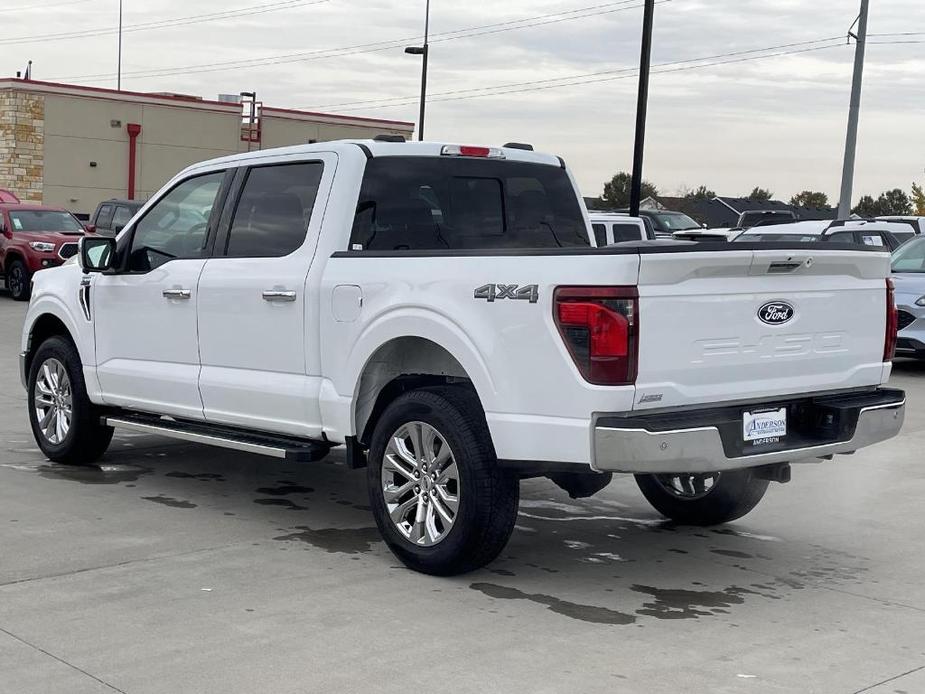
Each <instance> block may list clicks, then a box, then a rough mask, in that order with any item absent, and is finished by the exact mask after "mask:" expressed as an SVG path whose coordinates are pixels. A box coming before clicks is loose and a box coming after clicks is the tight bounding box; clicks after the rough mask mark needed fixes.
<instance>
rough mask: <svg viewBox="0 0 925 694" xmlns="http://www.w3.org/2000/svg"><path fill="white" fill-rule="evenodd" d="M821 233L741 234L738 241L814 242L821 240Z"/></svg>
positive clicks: (737, 238)
mask: <svg viewBox="0 0 925 694" xmlns="http://www.w3.org/2000/svg"><path fill="white" fill-rule="evenodd" d="M821 239H822V235H821V234H741V235H739V236H737V237H736V239H735V240H736V241H793V242H794V243H812V242H813V241H820V240H821Z"/></svg>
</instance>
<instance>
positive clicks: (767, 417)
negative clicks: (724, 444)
mask: <svg viewBox="0 0 925 694" xmlns="http://www.w3.org/2000/svg"><path fill="white" fill-rule="evenodd" d="M786 435H787V408H786V407H781V408H780V409H778V410H764V411H761V412H743V413H742V438H743V439H744V440H745V441H751V442H752V445H753V446H760V445H761V444H763V443H780V440H781V439H782V438H784V437H785V436H786Z"/></svg>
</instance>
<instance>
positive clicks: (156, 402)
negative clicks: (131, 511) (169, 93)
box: [21, 140, 905, 575]
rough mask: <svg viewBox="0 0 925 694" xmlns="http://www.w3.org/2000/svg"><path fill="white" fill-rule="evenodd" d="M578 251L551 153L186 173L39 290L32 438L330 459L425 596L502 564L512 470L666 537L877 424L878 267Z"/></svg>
mask: <svg viewBox="0 0 925 694" xmlns="http://www.w3.org/2000/svg"><path fill="white" fill-rule="evenodd" d="M590 231H591V230H590V225H589V221H588V215H587V212H586V210H585V209H584V207H583V205H582V202H581V198H580V196H579V195H578V192H577V190H576V186H575V183H574V181H573V179H572V177H571V175H570V173H569V171H568V169H566V167H565V164H564V163H563V162H562V160H561V159H559V158H557V157H554V156H548V155H544V154H539V153H536V152H533V151H532V150H531V149H529V148H528V147H526V146H523V145H516V146H515V145H510V146H505V147H498V148H495V147H481V146H460V145H444V144H435V143H406V142H394V141H375V140H369V141H344V142H328V143H321V144H311V145H300V146H295V147H288V148H283V149H275V150H265V151H260V152H252V153H247V154H240V155H235V156H231V157H226V158H222V159H215V160H212V161H208V162H204V163H200V164H196V165H194V166H191V167H189V168H188V169H186V170H185V171H183V172H182V173H180V174H179V175H178V176H176V177H175V178H174V179H173V180H171V181H170V182H169V183H168V184H167V185H166V186H165V187H164V188H163V189H162V190H161V191H160V192H159V193H158V194H156V195H155V196H153V197H152V199H151V200H150V201H148V202H147V203H146V204H145V206H144V207H143V208H142V209H141V210H140V211H139V212H138V213H137V214H136V215H135V216H134V217H133V218H132V220H131V221H130V222H129V223H128V224H127V225H126V227H125V229H123V231H122V232H121V233H120V234H119V235H118V237H117V238H116V239H112V238H94V237H86V238H84V239H83V240H82V241H81V244H80V246H81V247H80V254H79V256H78V258H77V259H75V260H74V261H69V262H68V263H65V265H64V266H63V267H60V268H55V269H52V270H48V271H44V272H41V273H38V274H37V275H36V276H35V280H34V290H33V295H32V301H31V304H30V306H29V310H28V312H27V316H26V321H25V327H24V330H23V337H22V355H21V362H22V378H23V383H24V385H25V387H26V388H27V390H28V403H29V417H30V421H31V425H32V430H33V433H34V435H35V438H36V441H37V442H38V445H39V446H40V447H41V449H42V451H43V452H44V453H45V455H47V456H48V457H49V458H50V459H51V460H53V461H59V462H62V463H72V464H91V463H93V462H94V461H95V460H97V459H98V458H99V457H100V456H102V455H103V454H104V452H105V451H106V449H107V446H108V445H109V443H110V439H111V437H112V435H113V428H115V427H126V428H129V429H134V430H136V431H142V432H153V433H157V434H163V435H165V436H171V437H176V438H180V439H185V440H190V441H200V442H203V443H207V444H212V445H217V446H226V447H230V448H236V449H240V450H244V451H250V452H253V453H262V454H266V455H270V456H276V457H279V458H285V459H290V460H297V461H314V460H318V459H320V458H321V457H323V456H324V455H325V454H327V453H328V452H329V450H330V449H331V448H332V447H336V446H345V447H346V451H345V457H346V460H347V463H348V465H349V466H351V467H355V468H356V467H363V466H366V467H367V470H368V487H369V495H370V501H371V506H372V509H373V514H374V515H375V519H376V522H377V524H378V526H379V529H380V531H381V533H382V536H383V538H384V539H385V541H386V543H387V544H388V546H389V547H390V548H391V549H392V551H393V552H394V553H395V554H396V555H397V556H398V557H399V558H400V559H401V560H402V561H403V562H404V563H405V564H407V565H408V566H410V567H412V568H414V569H417V570H419V571H424V572H429V573H433V574H444V575H446V574H454V573H460V572H464V571H468V570H472V569H474V568H477V567H479V566H482V565H484V564H486V563H487V562H489V561H491V560H492V559H493V558H494V557H496V556H497V555H498V553H499V552H500V551H501V549H502V548H503V547H504V545H505V543H506V542H507V540H508V537H509V536H510V534H511V532H512V528H513V527H514V523H515V519H516V517H517V506H518V489H519V480H520V479H522V478H524V477H529V476H547V477H549V478H551V479H552V480H553V481H554V482H555V483H557V484H558V485H560V486H561V487H562V488H564V489H565V490H566V491H568V492H569V493H570V494H571V495H572V496H574V497H582V496H589V495H591V494H593V493H595V492H596V491H599V490H600V489H601V488H603V487H604V485H606V484H607V483H608V482H609V481H610V479H611V475H612V473H614V472H625V473H633V474H635V475H636V479H637V480H638V484H639V486H640V488H641V490H642V492H643V494H644V495H645V497H646V498H647V499H648V500H649V502H650V503H652V505H653V506H654V507H655V508H656V509H657V510H658V511H659V512H661V513H662V514H664V515H665V516H667V517H668V518H671V519H674V520H676V521H678V522H683V523H693V524H704V525H706V524H717V523H724V522H727V521H730V520H733V519H736V518H739V517H741V516H742V515H744V514H745V513H747V512H748V511H750V510H751V509H752V508H753V507H754V506H755V505H756V504H757V503H758V501H759V500H760V499H761V497H762V495H763V494H764V493H765V490H766V488H767V486H768V483H769V482H770V481H779V482H783V481H787V479H789V472H790V468H789V464H790V463H794V462H802V461H812V460H818V459H820V458H831V457H832V456H833V455H834V454H838V453H851V452H854V451H856V450H857V449H859V448H861V447H864V446H868V445H870V444H873V443H877V442H879V441H883V440H884V439H888V438H890V437H892V436H894V435H895V434H896V433H897V432H898V431H899V429H900V427H901V425H902V421H903V415H904V405H905V399H904V395H903V393H902V392H901V391H898V390H894V389H890V388H885V387H882V386H883V384H884V383H886V381H887V379H888V377H889V375H890V368H891V358H892V353H893V349H894V344H895V335H896V312H895V308H894V305H893V298H892V287H891V284H890V280H889V279H888V275H889V272H890V258H889V255H888V254H887V253H885V252H878V251H879V249H874V250H871V249H864V248H858V247H854V246H840V245H837V244H832V243H827V244H812V243H809V244H800V245H799V246H798V247H790V246H781V245H780V244H773V243H764V244H747V243H743V244H721V245H715V246H714V245H711V244H691V243H684V242H672V241H668V242H659V241H639V242H637V243H625V244H619V245H616V246H611V247H608V248H601V249H598V248H595V247H594V241H593V235H591V233H590ZM832 472H833V474H837V468H833V470H832Z"/></svg>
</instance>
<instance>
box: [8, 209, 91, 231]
mask: <svg viewBox="0 0 925 694" xmlns="http://www.w3.org/2000/svg"><path fill="white" fill-rule="evenodd" d="M10 223H11V224H12V225H13V231H83V226H82V225H81V224H80V222H78V221H77V218H76V217H75V216H74V215H72V214H71V213H70V212H59V211H56V210H11V211H10Z"/></svg>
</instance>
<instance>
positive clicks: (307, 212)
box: [226, 162, 423, 258]
mask: <svg viewBox="0 0 925 694" xmlns="http://www.w3.org/2000/svg"><path fill="white" fill-rule="evenodd" d="M323 171H324V164H322V163H321V162H303V163H299V164H278V165H275V166H261V167H257V168H253V169H251V170H250V172H248V174H247V180H246V181H245V182H244V187H243V188H242V190H241V196H240V198H239V199H238V204H237V207H236V208H235V211H234V219H233V220H232V222H231V230H230V231H229V234H228V245H227V248H226V255H228V256H230V257H233V258H278V257H281V256H284V255H289V254H290V253H292V252H293V251H294V250H296V249H297V248H298V247H299V246H301V245H302V243H303V242H304V241H305V235H306V233H307V232H308V224H309V222H310V221H311V215H312V208H313V207H314V206H315V197H316V196H317V195H318V186H319V185H320V183H321V174H322V173H323ZM422 204H423V203H422Z"/></svg>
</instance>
